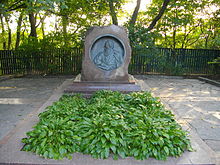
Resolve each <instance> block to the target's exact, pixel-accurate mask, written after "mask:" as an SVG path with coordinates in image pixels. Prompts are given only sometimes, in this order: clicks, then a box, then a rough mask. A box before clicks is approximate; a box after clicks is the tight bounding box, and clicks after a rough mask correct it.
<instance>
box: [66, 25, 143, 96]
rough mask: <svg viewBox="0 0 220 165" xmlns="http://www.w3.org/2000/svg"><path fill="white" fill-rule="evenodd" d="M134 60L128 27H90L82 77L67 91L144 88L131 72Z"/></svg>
mask: <svg viewBox="0 0 220 165" xmlns="http://www.w3.org/2000/svg"><path fill="white" fill-rule="evenodd" d="M130 59H131V47H130V44H129V39H128V35H127V33H126V31H125V29H124V28H122V27H120V26H116V25H110V26H103V27H92V28H90V29H89V30H88V31H87V33H86V37H85V42H84V54H83V61H82V72H81V76H80V80H78V81H75V82H74V83H73V84H72V85H71V86H70V87H69V88H68V89H66V90H65V92H68V93H83V94H84V95H90V94H92V93H93V92H95V91H97V90H101V89H104V90H113V91H121V92H123V93H128V92H134V91H140V86H138V85H136V84H135V82H134V81H131V80H130V79H131V76H129V74H128V65H129V62H130Z"/></svg>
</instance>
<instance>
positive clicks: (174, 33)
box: [172, 26, 176, 49]
mask: <svg viewBox="0 0 220 165" xmlns="http://www.w3.org/2000/svg"><path fill="white" fill-rule="evenodd" d="M172 48H173V49H175V48H176V26H174V27H173V46H172Z"/></svg>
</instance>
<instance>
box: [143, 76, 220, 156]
mask: <svg viewBox="0 0 220 165" xmlns="http://www.w3.org/2000/svg"><path fill="white" fill-rule="evenodd" d="M141 78H143V77H141ZM144 79H145V80H144V82H145V83H146V84H147V86H149V88H150V90H151V91H152V93H153V95H154V96H156V97H160V98H161V101H162V102H163V103H165V105H167V106H168V107H169V108H170V109H171V110H172V111H173V113H174V114H175V117H176V118H177V120H178V122H180V123H181V124H184V123H188V125H189V126H190V127H191V129H194V130H195V131H196V132H197V133H198V135H199V136H200V138H201V139H202V140H203V141H205V142H206V143H207V144H208V146H209V147H210V148H211V149H212V150H214V151H215V152H220V88H219V87H216V86H213V85H210V84H207V83H204V82H201V81H199V80H196V79H183V78H181V77H178V78H176V79H175V78H169V77H163V76H145V78H144Z"/></svg>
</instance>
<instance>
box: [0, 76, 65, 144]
mask: <svg viewBox="0 0 220 165" xmlns="http://www.w3.org/2000/svg"><path fill="white" fill-rule="evenodd" d="M64 80H65V78H64V77H60V78H13V79H8V80H4V81H0V140H1V139H2V138H3V137H4V136H5V135H7V133H8V132H9V131H11V130H12V129H13V128H14V127H15V126H16V124H17V123H18V122H19V121H20V120H23V119H24V118H25V117H26V116H27V114H29V113H30V112H32V111H34V110H36V109H38V108H39V107H40V106H41V105H42V104H43V103H44V102H45V101H47V99H48V98H49V97H50V96H51V94H52V92H53V90H54V89H55V88H57V87H58V86H59V85H60V84H61V83H62V82H63V81H64Z"/></svg>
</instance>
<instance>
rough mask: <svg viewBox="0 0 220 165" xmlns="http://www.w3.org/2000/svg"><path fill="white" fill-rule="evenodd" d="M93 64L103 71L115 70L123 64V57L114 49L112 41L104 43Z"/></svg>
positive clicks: (108, 40)
mask: <svg viewBox="0 0 220 165" xmlns="http://www.w3.org/2000/svg"><path fill="white" fill-rule="evenodd" d="M93 62H94V64H95V65H96V66H97V67H98V68H100V69H103V70H106V71H110V70H114V69H117V68H118V67H119V66H121V65H122V63H123V56H122V55H121V54H120V52H119V51H117V50H115V48H114V40H110V39H107V40H105V41H104V47H103V48H102V50H101V51H100V52H98V53H97V54H96V55H95V56H94V58H93Z"/></svg>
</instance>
